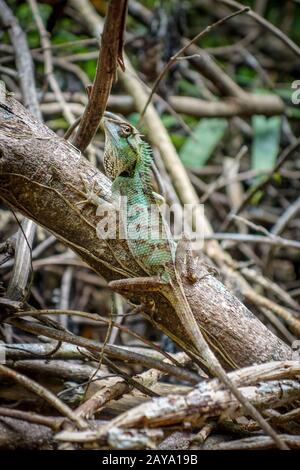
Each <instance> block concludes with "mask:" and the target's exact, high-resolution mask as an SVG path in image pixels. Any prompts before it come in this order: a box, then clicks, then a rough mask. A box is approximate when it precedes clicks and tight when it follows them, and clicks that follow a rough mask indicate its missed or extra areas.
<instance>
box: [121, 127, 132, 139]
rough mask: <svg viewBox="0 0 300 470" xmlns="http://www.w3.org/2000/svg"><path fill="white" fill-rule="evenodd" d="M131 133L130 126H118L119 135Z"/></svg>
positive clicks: (126, 135) (124, 135) (123, 135)
mask: <svg viewBox="0 0 300 470" xmlns="http://www.w3.org/2000/svg"><path fill="white" fill-rule="evenodd" d="M131 133H132V129H131V127H130V126H122V127H121V128H120V132H119V134H120V136H121V137H129V136H130V134H131Z"/></svg>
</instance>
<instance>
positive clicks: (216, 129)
mask: <svg viewBox="0 0 300 470" xmlns="http://www.w3.org/2000/svg"><path fill="white" fill-rule="evenodd" d="M227 127H228V122H227V120H226V119H219V118H212V119H201V121H200V122H199V123H198V124H197V125H196V127H195V128H194V129H193V135H192V136H190V137H188V138H187V139H186V141H185V143H184V145H183V146H182V148H181V150H180V158H181V160H182V162H183V164H184V165H185V166H187V167H189V168H199V167H201V166H203V165H204V164H205V163H206V162H207V160H208V159H209V158H210V156H211V155H212V154H213V152H214V150H215V148H216V147H217V145H218V143H219V142H220V140H221V139H222V138H223V136H224V134H225V131H226V129H227Z"/></svg>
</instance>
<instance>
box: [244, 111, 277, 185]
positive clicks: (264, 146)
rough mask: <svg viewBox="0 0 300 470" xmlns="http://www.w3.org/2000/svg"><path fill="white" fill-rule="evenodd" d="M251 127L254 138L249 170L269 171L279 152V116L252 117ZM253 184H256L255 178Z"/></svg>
mask: <svg viewBox="0 0 300 470" xmlns="http://www.w3.org/2000/svg"><path fill="white" fill-rule="evenodd" d="M252 126H253V134H254V137H253V142H252V149H251V168H252V169H253V170H271V169H272V168H273V167H274V166H275V163H276V158H277V155H278V151H279V142H280V128H281V118H280V117H279V116H273V117H265V116H258V115H257V116H253V118H252ZM260 178H261V177H259V179H260ZM254 183H257V178H255V181H254Z"/></svg>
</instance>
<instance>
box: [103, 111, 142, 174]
mask: <svg viewBox="0 0 300 470" xmlns="http://www.w3.org/2000/svg"><path fill="white" fill-rule="evenodd" d="M102 123H103V128H104V132H105V150H104V168H105V172H106V174H107V176H108V177H109V178H111V179H112V180H114V179H115V178H117V177H118V176H124V177H127V176H129V177H130V176H131V175H132V174H133V171H134V169H135V165H136V163H137V161H138V159H139V158H140V148H141V145H142V143H143V141H142V139H141V137H140V134H139V132H138V131H137V129H136V128H135V127H133V126H131V125H130V124H129V123H128V122H126V121H123V120H121V118H119V117H118V116H115V115H114V114H111V113H107V112H106V113H105V117H104V118H103V121H102Z"/></svg>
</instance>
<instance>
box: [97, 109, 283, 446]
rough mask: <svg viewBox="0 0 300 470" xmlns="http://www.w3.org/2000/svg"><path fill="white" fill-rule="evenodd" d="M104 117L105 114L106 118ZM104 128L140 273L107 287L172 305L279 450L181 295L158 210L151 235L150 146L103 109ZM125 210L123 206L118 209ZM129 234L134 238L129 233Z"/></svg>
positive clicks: (108, 163)
mask: <svg viewBox="0 0 300 470" xmlns="http://www.w3.org/2000/svg"><path fill="white" fill-rule="evenodd" d="M108 116H109V117H108ZM103 127H104V131H105V149H104V167H105V171H106V174H107V176H108V177H110V178H111V179H112V181H113V183H112V193H113V194H114V195H115V198H117V197H120V196H122V197H126V198H127V206H126V207H125V210H123V214H121V216H122V217H123V223H124V225H126V229H127V244H128V247H129V250H130V252H131V254H132V257H133V258H134V259H135V261H136V262H137V263H138V264H139V265H140V267H141V268H142V270H143V271H144V272H145V275H146V276H145V277H141V278H130V279H121V280H118V281H112V282H111V283H110V286H111V287H112V288H113V289H115V290H117V291H118V292H120V293H122V292H123V293H124V292H125V293H126V292H127V293H128V292H130V290H132V291H134V290H137V289H140V290H141V291H144V292H155V291H156V292H160V293H161V294H162V295H163V296H164V297H165V298H166V299H167V301H168V302H169V303H170V305H171V306H172V307H173V309H174V311H175V312H176V314H177V316H178V319H179V321H180V322H181V324H182V326H183V327H184V329H185V331H186V333H187V334H188V336H189V338H190V340H191V341H192V343H193V345H194V348H195V349H196V350H197V353H198V354H199V356H200V357H201V359H202V361H204V362H205V364H206V366H207V368H208V369H209V370H210V372H211V373H212V374H213V375H214V376H216V377H217V378H218V379H219V380H220V381H221V382H223V384H224V385H225V386H226V387H227V388H228V389H229V390H230V392H231V393H232V394H233V395H234V396H235V397H236V398H237V400H238V401H239V402H240V403H241V405H242V406H243V407H244V409H245V410H246V411H247V412H248V413H249V414H250V415H251V416H252V417H253V418H254V419H255V421H257V422H258V423H259V425H260V426H261V428H262V429H263V430H264V431H265V432H266V433H267V434H268V435H269V436H270V437H272V439H273V440H274V442H275V443H276V445H277V447H278V448H280V449H285V450H286V449H288V446H287V445H286V444H285V443H284V442H283V441H282V439H281V438H280V437H279V436H278V435H277V433H276V432H275V430H274V429H273V428H272V427H271V426H270V425H269V424H268V423H267V421H266V420H265V419H264V418H263V417H262V415H261V414H260V413H259V412H258V410H257V409H256V408H255V407H254V406H253V405H252V403H250V401H249V400H248V399H247V398H246V397H245V396H244V395H243V394H242V393H241V392H240V390H239V389H238V388H237V387H236V386H235V384H234V383H233V382H232V381H231V380H230V379H229V377H228V376H227V374H226V372H225V370H224V369H223V367H222V366H221V364H220V362H219V361H218V359H217V358H216V356H215V355H214V353H213V352H212V351H211V349H210V348H209V346H208V344H207V342H206V340H205V337H204V334H203V331H201V329H200V327H199V325H198V323H197V322H196V320H195V317H194V315H193V313H192V310H191V308H190V305H189V303H188V301H187V298H186V296H185V293H184V288H183V284H182V281H181V274H180V273H179V272H178V269H176V265H175V256H176V244H175V241H174V240H173V238H172V236H171V233H170V230H169V227H168V226H167V224H166V222H164V220H163V216H162V214H161V213H160V212H159V211H158V213H159V217H158V225H159V231H157V232H158V235H157V232H156V236H155V237H152V236H151V224H152V221H153V219H152V218H151V216H152V214H153V212H152V210H153V206H154V207H155V206H156V207H158V205H159V202H158V198H157V196H156V195H155V193H154V192H153V188H152V182H151V160H152V154H151V149H150V147H149V146H148V144H147V143H146V142H144V141H143V140H142V139H141V136H140V133H139V132H138V131H137V129H135V128H134V127H133V126H131V125H130V124H129V123H127V122H126V121H122V120H121V119H120V118H119V117H117V116H115V117H113V116H112V115H111V113H109V114H108V113H107V114H106V116H105V117H104V119H103ZM123 209H124V208H123ZM132 235H133V236H132Z"/></svg>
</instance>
